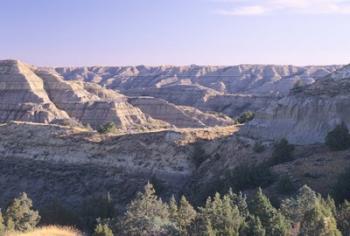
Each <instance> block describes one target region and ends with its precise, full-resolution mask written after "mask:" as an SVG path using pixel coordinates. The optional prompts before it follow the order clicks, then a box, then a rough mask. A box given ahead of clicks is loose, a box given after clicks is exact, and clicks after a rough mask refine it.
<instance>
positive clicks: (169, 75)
mask: <svg viewBox="0 0 350 236" xmlns="http://www.w3.org/2000/svg"><path fill="white" fill-rule="evenodd" d="M349 78H350V67H349V66H338V65H333V66H308V67H295V66H273V65H266V66H264V65H240V66H231V67H218V66H187V67H173V66H160V67H146V66H137V67H76V68H74V67H67V68H41V67H36V66H30V65H27V64H24V63H22V62H19V61H16V60H4V61H0V100H1V103H0V123H1V124H0V154H1V155H0V164H1V165H0V168H1V170H0V187H1V188H6V189H9V191H6V194H3V195H1V196H0V203H1V204H5V203H6V202H7V201H8V200H9V199H12V198H13V197H14V196H16V195H17V193H18V192H21V191H25V192H28V193H29V194H30V196H32V198H33V199H34V202H36V204H37V205H38V207H39V208H40V207H45V205H46V204H47V203H48V202H50V201H53V200H54V199H63V204H64V205H67V206H70V207H73V208H74V207H77V206H78V205H79V204H82V203H83V202H84V200H86V197H87V196H92V195H94V194H96V193H106V191H107V189H108V191H109V193H110V194H111V196H112V197H113V199H115V201H116V203H117V206H118V207H121V208H123V207H124V206H125V203H127V202H129V200H130V199H131V198H132V197H133V196H134V194H135V193H136V192H137V191H138V190H140V189H141V188H142V187H143V186H144V184H145V183H146V182H147V181H148V180H151V181H152V182H153V183H155V185H157V188H158V192H159V194H160V195H161V196H165V197H169V194H171V193H175V194H186V195H188V196H189V198H190V199H192V200H193V199H194V200H195V201H196V200H198V201H200V199H199V198H200V197H201V196H206V194H208V191H210V188H211V187H215V186H217V184H216V183H217V182H215V181H217V180H220V179H222V178H223V175H224V174H225V173H226V172H227V171H228V170H231V169H234V168H235V167H237V166H239V165H240V164H242V163H252V164H256V163H261V162H263V161H265V160H267V159H268V158H269V157H270V156H271V153H272V150H273V145H272V144H273V142H274V141H277V140H279V139H281V138H287V139H288V141H289V142H291V143H294V144H298V146H297V147H296V151H295V152H296V154H295V156H296V159H295V160H293V161H291V162H288V163H284V164H278V165H275V166H273V167H271V168H272V169H273V171H274V173H278V175H284V174H290V175H292V177H293V181H294V182H295V183H296V184H297V185H301V184H304V183H307V184H308V185H310V186H311V187H313V188H314V189H315V190H317V191H319V192H321V193H327V192H329V191H330V186H332V185H333V184H334V181H335V179H336V177H337V174H339V173H340V172H341V171H342V170H343V169H344V167H346V166H347V165H349V164H350V163H349V160H348V159H346V158H344V157H345V156H347V155H349V152H348V151H344V152H337V153H336V154H334V153H333V152H330V150H328V149H327V148H326V147H325V146H324V145H323V144H322V143H323V142H324V138H325V136H326V134H327V132H329V131H330V130H331V129H333V128H334V127H335V126H336V125H337V124H339V123H341V122H344V123H346V124H347V125H348V126H349V125H350V120H349V114H350V110H349V107H350V106H349V105H350V104H349V101H350V100H349V92H350V82H349ZM246 111H252V112H254V113H255V118H254V119H253V120H252V121H250V122H248V123H246V124H236V122H235V120H236V118H237V117H239V116H240V115H241V114H242V113H243V112H246ZM108 122H113V123H115V125H116V128H117V132H116V133H111V134H99V133H98V132H96V131H95V129H98V128H99V127H100V126H103V125H104V124H106V123H108ZM256 142H261V143H262V144H264V145H265V147H266V150H265V151H264V152H263V153H261V154H257V153H256V152H255V151H254V148H253V147H254V144H255V143H256ZM315 166H316V167H317V168H315ZM322 173H327V175H323V174H322ZM308 176H313V177H312V178H310V177H308ZM315 176H316V177H315ZM18 183H21V184H18ZM9 186H11V188H9ZM274 186H275V184H273V185H271V186H269V187H268V188H267V191H270V189H271V191H272V192H273V189H274V188H275V187H274ZM208 189H209V190H208ZM43 192H49V194H40V193H43ZM199 195H200V196H199Z"/></svg>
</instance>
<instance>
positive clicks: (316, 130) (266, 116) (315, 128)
mask: <svg viewBox="0 0 350 236" xmlns="http://www.w3.org/2000/svg"><path fill="white" fill-rule="evenodd" d="M347 70H349V67H344V68H342V69H340V70H338V71H336V72H335V73H334V74H331V75H330V76H327V77H326V78H324V79H321V80H319V81H316V82H315V83H314V84H312V85H308V86H306V87H304V88H303V87H302V88H300V89H296V91H294V92H292V93H291V94H290V95H289V96H287V97H285V98H282V99H281V100H279V101H278V102H275V103H273V104H272V105H270V106H269V107H268V109H261V110H259V111H258V112H257V113H256V116H255V118H254V120H253V121H251V122H249V123H248V124H247V125H246V126H244V127H243V128H242V129H241V130H240V132H241V133H242V134H244V135H248V136H251V137H254V138H261V139H273V140H278V139H281V138H287V139H288V140H289V141H290V142H292V143H295V144H313V143H323V142H324V141H325V137H326V136H327V133H328V132H329V131H331V130H332V129H334V127H335V126H336V125H338V124H341V123H343V122H344V123H345V124H346V125H347V126H348V127H350V77H349V78H347V76H343V75H344V74H345V75H346V73H347V72H346V71H347ZM338 75H341V76H340V77H338Z"/></svg>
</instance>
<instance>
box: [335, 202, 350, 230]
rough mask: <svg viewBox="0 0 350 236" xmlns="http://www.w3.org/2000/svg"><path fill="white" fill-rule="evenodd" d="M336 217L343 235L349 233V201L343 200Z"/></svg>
mask: <svg viewBox="0 0 350 236" xmlns="http://www.w3.org/2000/svg"><path fill="white" fill-rule="evenodd" d="M336 219H337V224H338V228H339V230H340V231H341V232H342V233H343V235H344V236H347V235H350V202H348V201H345V202H344V203H343V204H341V205H340V206H339V209H338V212H337V215H336Z"/></svg>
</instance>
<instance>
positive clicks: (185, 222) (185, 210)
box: [177, 196, 197, 235]
mask: <svg viewBox="0 0 350 236" xmlns="http://www.w3.org/2000/svg"><path fill="white" fill-rule="evenodd" d="M196 215H197V212H196V211H195V209H194V208H193V207H192V205H191V204H190V203H189V202H188V201H187V199H186V198H185V197H184V196H182V197H181V200H180V206H179V208H178V213H177V226H178V228H179V230H180V235H187V230H188V227H189V226H190V225H191V223H192V222H193V221H194V220H195V218H196Z"/></svg>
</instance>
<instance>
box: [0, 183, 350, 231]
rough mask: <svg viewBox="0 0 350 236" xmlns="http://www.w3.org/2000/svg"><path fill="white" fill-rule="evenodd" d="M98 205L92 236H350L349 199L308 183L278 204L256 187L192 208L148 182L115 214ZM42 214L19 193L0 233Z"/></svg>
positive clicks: (33, 222) (1, 220)
mask: <svg viewBox="0 0 350 236" xmlns="http://www.w3.org/2000/svg"><path fill="white" fill-rule="evenodd" d="M99 205H100V206H103V208H104V209H103V211H102V212H103V216H104V217H107V218H103V219H101V218H99V219H97V225H96V227H95V231H94V233H93V236H113V235H127V236H129V235H130V236H148V235H153V236H162V235H174V236H182V235H184V236H186V235H193V236H202V235H207V236H226V235H227V236H236V235H237V236H270V235H271V236H289V235H298V236H314V235H315V236H316V235H317V236H318V235H324V236H340V235H350V203H349V202H348V201H344V202H343V203H342V204H339V205H338V206H336V203H335V201H334V200H333V199H332V198H331V197H330V196H328V197H327V198H324V197H322V196H321V195H320V194H317V193H316V192H314V191H313V190H312V189H311V188H309V187H307V186H303V187H301V188H300V189H299V190H298V191H297V193H296V194H295V196H293V197H290V198H287V199H284V200H282V201H281V204H280V207H279V208H276V207H274V206H273V205H272V204H271V202H270V200H269V198H268V197H267V196H266V195H265V194H264V193H263V191H262V189H260V188H258V190H257V191H256V193H255V194H254V195H253V196H251V197H249V198H247V197H246V195H244V194H242V193H234V192H233V191H232V190H230V191H228V192H227V193H226V194H219V193H216V194H215V195H214V196H212V197H208V198H207V201H206V202H205V204H204V205H203V206H201V207H194V206H192V205H191V203H190V202H189V201H188V200H187V199H186V197H185V196H182V197H181V198H180V199H178V200H176V199H175V197H172V198H171V199H170V201H168V202H163V201H162V199H160V198H159V197H158V196H157V195H156V191H155V190H154V187H153V185H152V184H150V183H148V184H147V185H146V186H145V187H144V191H143V192H139V193H138V194H137V196H136V197H135V199H134V200H132V201H131V202H130V203H129V204H128V206H127V208H126V211H125V213H124V214H122V215H120V216H118V217H111V218H108V217H109V216H110V212H111V211H112V209H113V206H112V205H105V204H102V205H101V204H99ZM86 214H90V213H88V212H86ZM96 215H97V214H96ZM40 218H41V217H40V216H39V212H38V211H35V210H33V206H32V201H31V200H30V198H28V196H27V195H26V194H25V193H22V194H21V195H20V196H19V197H18V198H15V199H14V200H13V201H12V202H11V203H10V204H9V206H8V207H7V208H6V209H5V210H4V211H2V213H0V235H2V234H3V232H5V231H20V232H25V231H30V230H32V229H34V228H35V227H36V226H37V224H38V223H39V221H40Z"/></svg>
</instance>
